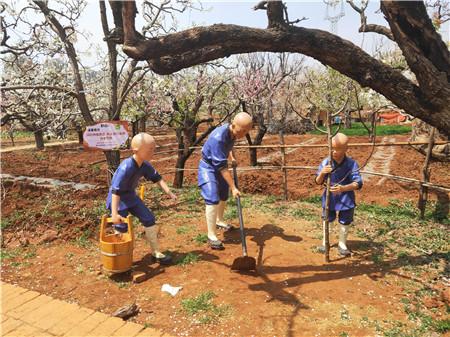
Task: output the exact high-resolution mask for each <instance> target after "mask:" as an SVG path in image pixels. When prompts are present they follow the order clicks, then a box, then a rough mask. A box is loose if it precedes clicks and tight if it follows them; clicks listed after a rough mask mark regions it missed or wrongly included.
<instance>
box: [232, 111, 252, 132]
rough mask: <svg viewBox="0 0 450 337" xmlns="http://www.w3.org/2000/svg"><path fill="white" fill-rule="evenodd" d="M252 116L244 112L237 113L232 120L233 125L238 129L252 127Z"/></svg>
mask: <svg viewBox="0 0 450 337" xmlns="http://www.w3.org/2000/svg"><path fill="white" fill-rule="evenodd" d="M252 122H253V120H252V116H250V115H249V114H248V113H246V112H239V113H238V114H237V115H236V116H234V118H233V124H236V125H239V126H240V127H242V128H244V127H250V128H251V126H252Z"/></svg>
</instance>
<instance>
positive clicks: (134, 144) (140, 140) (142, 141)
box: [131, 132, 156, 151]
mask: <svg viewBox="0 0 450 337" xmlns="http://www.w3.org/2000/svg"><path fill="white" fill-rule="evenodd" d="M142 146H153V147H154V146H156V142H155V138H153V137H152V136H150V135H149V134H148V133H144V132H141V133H138V134H137V135H136V136H134V137H133V139H132V140H131V148H132V149H133V150H134V151H138V150H139V149H140V148H141V147H142Z"/></svg>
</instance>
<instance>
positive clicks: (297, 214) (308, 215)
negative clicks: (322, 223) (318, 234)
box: [289, 206, 318, 220]
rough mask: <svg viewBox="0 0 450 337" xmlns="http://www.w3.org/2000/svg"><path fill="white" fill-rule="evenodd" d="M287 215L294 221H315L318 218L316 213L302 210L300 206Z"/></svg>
mask: <svg viewBox="0 0 450 337" xmlns="http://www.w3.org/2000/svg"><path fill="white" fill-rule="evenodd" d="M289 214H290V215H291V216H293V217H294V218H296V219H304V220H315V219H316V218H318V215H317V214H316V212H313V211H311V210H309V209H304V208H302V207H301V206H299V207H297V208H295V209H293V210H291V211H290V212H289Z"/></svg>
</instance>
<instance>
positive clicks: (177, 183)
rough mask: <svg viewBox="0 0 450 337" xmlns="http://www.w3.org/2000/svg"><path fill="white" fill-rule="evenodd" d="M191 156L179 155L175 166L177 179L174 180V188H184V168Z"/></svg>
mask: <svg viewBox="0 0 450 337" xmlns="http://www.w3.org/2000/svg"><path fill="white" fill-rule="evenodd" d="M188 158H189V156H186V154H183V153H179V154H178V158H177V163H176V164H175V169H176V171H175V177H174V179H173V187H175V188H182V187H183V180H184V166H185V165H186V161H187V159H188Z"/></svg>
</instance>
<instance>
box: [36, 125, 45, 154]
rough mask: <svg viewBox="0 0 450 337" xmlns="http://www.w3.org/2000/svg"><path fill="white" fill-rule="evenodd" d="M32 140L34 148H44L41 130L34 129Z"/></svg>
mask: <svg viewBox="0 0 450 337" xmlns="http://www.w3.org/2000/svg"><path fill="white" fill-rule="evenodd" d="M34 141H35V143H36V149H38V150H43V149H44V133H43V132H42V130H37V131H34Z"/></svg>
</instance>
